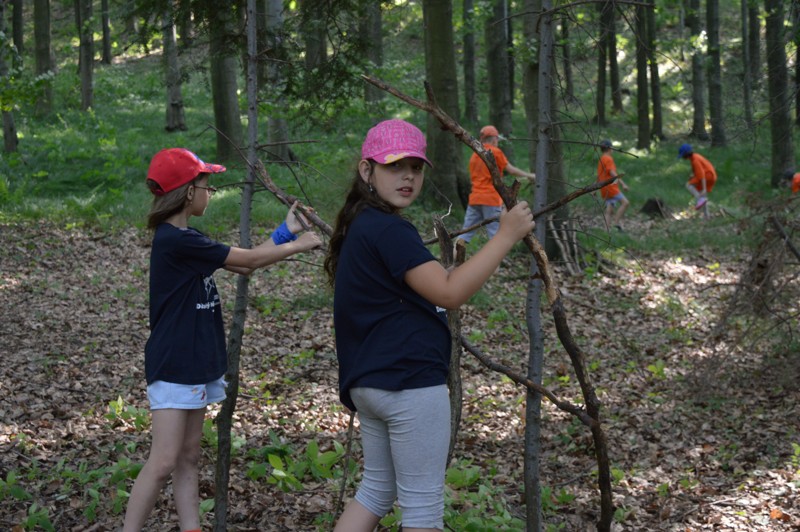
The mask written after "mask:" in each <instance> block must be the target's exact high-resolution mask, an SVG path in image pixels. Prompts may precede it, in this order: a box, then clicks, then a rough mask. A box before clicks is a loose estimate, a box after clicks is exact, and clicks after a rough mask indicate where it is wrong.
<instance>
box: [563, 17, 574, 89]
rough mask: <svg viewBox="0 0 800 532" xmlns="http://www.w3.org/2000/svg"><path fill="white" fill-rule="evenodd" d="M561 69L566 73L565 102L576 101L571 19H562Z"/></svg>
mask: <svg viewBox="0 0 800 532" xmlns="http://www.w3.org/2000/svg"><path fill="white" fill-rule="evenodd" d="M561 65H562V66H561V68H562V69H563V71H564V73H563V75H564V101H567V102H574V101H575V82H574V79H573V76H572V48H571V46H570V44H569V19H568V18H566V17H564V18H562V19H561Z"/></svg>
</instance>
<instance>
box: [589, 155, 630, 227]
mask: <svg viewBox="0 0 800 532" xmlns="http://www.w3.org/2000/svg"><path fill="white" fill-rule="evenodd" d="M600 151H601V154H600V160H599V161H598V162H597V181H598V182H600V181H605V180H607V179H611V178H612V177H616V178H617V180H616V181H614V182H613V183H611V184H610V185H606V186H604V187H603V188H601V189H600V195H601V196H602V197H603V200H604V201H605V204H606V208H605V211H603V218H604V219H605V222H606V227H611V226H612V225H613V226H614V227H616V228H617V230H618V231H622V226H621V225H620V223H619V222H620V220H621V219H622V215H623V214H625V209H627V208H628V205H630V201H628V198H626V197H625V194H623V193H622V192H620V190H619V187H622V188H624V189H625V190H628V185H626V184H625V182H623V181H622V174H618V173H617V165H616V163H614V158H613V157H611V141H610V140H608V139H604V140H601V141H600ZM617 204H619V207H617V211H616V212H614V206H615V205H617Z"/></svg>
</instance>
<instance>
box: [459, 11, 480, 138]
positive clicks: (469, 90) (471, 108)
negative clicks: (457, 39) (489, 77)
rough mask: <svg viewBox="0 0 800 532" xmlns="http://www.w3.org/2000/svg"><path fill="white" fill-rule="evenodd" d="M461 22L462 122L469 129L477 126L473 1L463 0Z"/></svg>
mask: <svg viewBox="0 0 800 532" xmlns="http://www.w3.org/2000/svg"><path fill="white" fill-rule="evenodd" d="M461 16H462V21H463V26H464V42H463V48H464V52H463V54H464V55H463V57H464V121H465V122H466V123H467V125H468V127H469V129H475V128H476V127H477V126H478V97H477V91H476V88H475V6H474V1H473V0H464V3H463V11H462V15H461Z"/></svg>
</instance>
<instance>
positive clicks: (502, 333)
mask: <svg viewBox="0 0 800 532" xmlns="http://www.w3.org/2000/svg"><path fill="white" fill-rule="evenodd" d="M232 238H233V237H232ZM0 242H2V248H3V253H2V256H1V257H0V294H2V296H3V300H4V301H5V305H6V312H5V315H4V318H3V320H2V322H1V323H0V335H2V345H3V362H4V364H3V365H2V370H0V371H2V378H0V477H2V479H4V480H6V479H7V478H8V473H9V472H11V471H17V472H20V471H24V472H26V473H27V475H26V474H23V476H22V477H21V478H18V482H19V485H20V486H22V487H23V488H24V489H25V490H26V491H28V492H29V493H31V494H32V495H33V496H34V501H20V500H17V499H15V498H14V497H10V496H6V497H5V498H4V499H3V500H0V527H2V528H4V529H15V528H14V527H19V526H20V524H21V523H22V522H23V521H24V520H25V519H26V517H27V516H28V511H29V509H30V507H31V503H32V502H36V503H37V504H38V505H39V506H40V507H45V508H47V510H48V514H49V516H50V520H51V521H52V523H53V525H54V527H55V529H56V530H59V531H61V530H65V531H66V530H88V529H92V530H114V529H115V528H116V527H117V526H119V524H120V522H121V516H120V515H119V514H118V513H116V514H115V513H114V510H113V502H114V500H115V499H116V497H117V494H116V493H106V492H103V493H102V497H101V500H102V502H101V504H100V505H99V506H98V507H97V508H96V517H95V519H94V520H93V521H90V520H89V519H88V518H87V517H86V515H85V512H86V510H87V507H88V506H89V504H90V498H89V496H88V495H87V493H86V491H85V489H83V488H81V486H80V485H79V481H78V475H79V474H80V473H81V472H83V474H84V475H86V474H89V473H91V472H92V471H96V470H98V469H100V468H102V467H109V466H112V465H113V464H116V463H119V461H120V460H124V459H130V460H131V461H133V462H143V460H144V459H145V457H146V452H147V448H148V445H149V434H148V432H147V431H146V430H144V431H142V430H139V429H137V428H136V427H135V426H134V423H133V422H132V420H124V421H120V420H117V421H114V422H112V421H110V420H109V419H107V418H106V416H105V414H106V413H107V412H108V408H109V403H110V402H111V401H114V400H116V399H117V397H121V398H122V399H123V400H124V402H125V404H126V405H133V406H135V407H138V408H146V406H147V403H146V397H145V393H144V379H143V372H142V367H143V346H144V342H145V340H146V338H147V334H148V331H147V270H148V253H149V239H148V237H147V235H146V234H143V233H139V232H137V231H136V230H127V231H123V232H119V233H114V234H102V233H99V232H97V231H94V230H82V229H63V228H58V227H55V226H53V225H35V224H23V225H3V226H0ZM307 258H308V259H309V262H302V261H292V262H287V263H284V264H282V265H277V266H275V267H273V268H271V269H268V270H266V271H265V272H259V273H257V274H255V275H254V276H253V279H252V282H251V285H250V290H251V307H250V311H249V314H248V319H247V331H246V336H245V339H244V348H243V352H242V368H241V391H240V397H239V401H238V406H237V412H236V415H235V419H234V431H235V434H236V436H237V438H239V439H240V442H241V445H242V447H241V449H240V452H239V453H238V454H237V455H236V457H235V458H234V460H233V464H232V467H231V497H230V499H231V501H230V513H229V520H228V522H229V525H230V530H236V531H269V530H316V529H317V528H316V525H315V524H314V520H315V518H318V517H319V516H320V515H321V514H324V513H326V512H331V511H332V510H333V508H334V502H335V499H336V494H337V490H338V484H335V483H326V482H313V481H310V480H308V481H305V482H304V486H303V487H304V489H303V490H302V491H297V492H291V493H284V492H282V491H280V490H277V489H276V488H275V487H274V486H273V485H270V484H267V483H266V482H264V480H263V479H262V480H259V481H254V480H250V479H249V478H248V477H247V476H246V471H247V468H248V467H249V466H248V462H249V461H250V460H252V458H249V457H248V456H247V452H248V451H254V450H258V449H262V448H264V447H267V446H269V445H270V444H271V440H270V432H272V433H273V434H277V435H278V436H279V438H280V439H281V443H282V444H286V445H289V446H291V447H292V448H293V449H295V450H299V449H303V448H304V447H305V445H306V443H307V442H308V441H311V440H316V441H317V442H318V443H319V445H320V448H321V450H323V451H324V450H328V449H330V448H332V446H333V441H334V440H336V441H339V442H341V443H343V444H344V443H345V440H346V434H347V426H348V415H347V413H346V412H344V411H343V410H342V408H341V407H340V405H339V403H338V400H337V394H336V358H335V355H334V350H333V338H332V334H331V326H332V320H331V313H330V306H329V304H328V303H329V293H328V292H326V290H325V288H324V286H323V284H324V279H323V278H322V276H321V273H320V267H319V265H320V264H321V262H322V256H321V254H319V253H317V254H312V255H310V256H308V257H307ZM637 259H638V260H637V261H635V264H632V265H631V266H630V267H629V268H619V269H618V270H617V271H616V275H615V276H597V277H594V278H575V279H569V278H564V277H562V276H559V277H560V282H561V289H562V291H563V293H564V295H565V301H566V307H567V313H568V316H569V319H570V325H571V326H572V328H573V332H574V334H575V337H576V339H577V340H578V341H579V343H580V345H581V347H582V348H583V349H584V351H585V352H586V353H587V356H588V357H589V360H588V361H587V362H588V364H589V366H590V369H591V375H592V379H593V382H594V384H595V386H596V387H597V389H598V394H599V396H600V399H601V400H602V402H603V414H604V416H605V419H604V421H605V428H606V430H607V433H608V440H609V444H610V457H611V461H612V467H613V468H614V478H615V482H614V502H615V504H616V505H617V507H618V515H619V517H620V518H621V522H619V523H615V525H614V526H615V528H614V530H630V531H634V530H636V531H639V530H648V531H650V530H663V531H676V532H677V531H682V532H689V531H691V532H697V531H702V530H718V531H745V530H746V531H788V530H798V529H800V495H799V492H800V465H798V463H797V462H796V460H797V459H798V457H797V453H796V452H795V451H794V450H793V447H792V443H795V444H800V421H799V420H800V384H798V383H800V358H799V357H800V355H798V353H797V352H796V347H797V344H796V343H795V344H794V347H790V346H786V347H785V349H780V348H776V346H775V345H773V343H772V341H771V336H770V335H768V334H765V335H762V336H760V337H758V338H754V337H753V336H748V335H747V334H744V333H746V332H748V330H747V329H745V324H744V322H743V321H741V320H739V321H737V320H733V321H732V322H731V323H730V324H729V327H728V328H727V329H726V330H725V332H724V333H723V334H722V335H721V336H720V337H719V338H715V339H714V340H713V341H712V340H711V339H709V334H708V333H709V331H710V330H711V329H712V328H713V326H714V323H715V320H716V319H717V317H718V312H720V311H721V309H723V308H724V306H725V301H726V298H728V297H730V295H731V293H732V290H734V286H735V283H736V282H737V279H738V276H739V274H740V271H741V268H742V266H741V264H740V262H741V260H739V259H728V260H724V259H721V258H716V259H715V261H714V262H719V265H718V266H711V265H710V261H708V260H705V259H703V258H702V257H700V258H697V259H687V258H686V257H684V259H683V260H678V259H676V258H674V257H638V258H637ZM526 271H527V259H526V258H525V257H524V256H523V255H522V254H519V255H514V256H513V257H510V258H509V259H508V260H507V263H506V264H505V265H504V266H503V269H502V271H501V273H500V274H499V275H498V276H497V277H496V278H493V279H492V280H491V281H490V282H489V284H488V285H487V287H486V289H485V291H486V292H488V293H492V294H496V295H497V296H498V298H497V300H495V301H498V300H499V302H495V303H492V304H489V303H487V302H486V299H485V298H484V299H482V300H481V301H483V302H477V303H475V302H474V303H473V304H471V305H467V306H466V307H465V308H464V309H463V323H464V327H465V334H470V333H473V334H479V335H481V334H482V335H483V337H482V338H481V339H480V340H479V345H480V346H481V348H482V349H483V350H484V351H485V352H487V353H489V354H491V356H493V357H495V358H497V359H500V360H502V361H503V362H504V363H505V364H507V365H509V366H512V367H515V368H519V369H520V371H524V368H525V360H526V355H525V353H526V352H527V334H526V332H525V321H524V320H525V313H524V307H523V305H524V296H525V294H524V278H525V272H526ZM217 282H218V284H219V287H220V291H221V293H222V297H223V301H224V302H225V303H226V305H227V308H228V312H230V308H231V306H232V302H233V295H234V293H235V277H234V276H233V275H229V274H227V273H225V272H222V273H219V274H218V275H217ZM796 288H797V287H796V286H794V289H795V290H796ZM795 300H796V298H795ZM493 305H494V306H493ZM500 307H503V308H505V309H506V311H507V314H506V315H503V314H502V313H501V314H498V313H497V311H498V310H499V308H500ZM545 310H546V309H545ZM228 316H230V314H228ZM229 320H230V318H229V317H228V323H229ZM546 321H547V320H546ZM548 327H549V324H548ZM795 332H796V331H795ZM546 334H547V346H546V363H545V385H546V386H548V387H549V388H550V389H552V390H553V391H554V392H555V393H556V394H557V395H559V396H560V397H563V398H567V399H571V400H573V401H576V402H579V401H580V396H579V390H578V389H577V387H576V384H575V380H574V378H572V379H570V378H569V376H570V375H571V374H572V372H571V368H570V366H569V361H568V359H567V357H566V354H565V353H564V352H563V350H561V349H559V346H558V344H557V339H556V338H555V334H554V332H553V331H552V330H547V331H546ZM781 338H783V337H781ZM463 372H464V390H465V392H464V414H463V418H462V419H463V423H462V432H461V434H460V442H459V445H458V448H457V451H456V454H457V459H458V460H469V461H471V462H472V463H473V464H474V465H477V466H479V467H481V470H482V472H483V476H484V477H486V478H491V479H492V480H491V482H492V484H493V485H494V486H495V487H497V488H498V489H499V490H500V491H501V493H503V494H504V497H505V502H506V504H507V506H508V507H509V508H510V509H511V511H512V512H513V513H515V514H516V515H518V516H520V517H522V516H524V508H523V494H522V485H523V484H522V479H521V478H522V477H521V475H522V448H523V429H524V411H523V410H524V408H523V402H522V401H523V394H522V392H521V390H519V389H518V388H516V387H515V386H513V385H512V384H511V383H509V382H508V381H507V379H502V378H500V376H499V375H497V374H492V373H489V372H487V370H485V369H484V368H483V367H482V366H480V365H479V364H478V363H477V361H476V360H474V359H472V358H469V357H468V356H465V358H464V361H463ZM215 412H216V409H214V411H213V412H212V414H213V413H215ZM543 412H544V414H543V423H542V432H543V441H542V445H543V453H542V456H541V476H542V479H543V482H544V484H545V485H547V486H549V487H550V488H552V492H553V494H557V493H559V492H561V491H562V490H563V491H564V492H566V493H569V494H571V495H573V496H574V499H573V500H571V501H570V502H568V503H565V504H555V503H554V510H553V512H551V513H548V514H547V516H546V521H547V522H548V523H551V524H554V525H559V524H560V525H563V528H562V529H563V530H569V531H573V530H591V529H593V527H592V526H591V524H592V523H593V522H594V520H595V519H596V518H597V514H598V504H599V503H598V492H597V487H596V482H595V477H594V475H593V468H594V466H595V464H594V460H593V458H592V456H593V455H592V441H591V438H590V436H589V434H588V432H587V431H586V430H585V428H584V427H582V426H580V425H579V424H577V423H576V422H575V421H573V420H572V419H570V418H569V417H568V415H566V414H564V413H563V412H561V411H558V410H556V409H555V408H553V407H552V405H550V404H547V403H546V404H545V405H544V407H543ZM210 416H211V414H210ZM210 416H209V417H210ZM355 449H356V451H357V449H358V447H357V446H356V447H355ZM214 454H215V453H214V449H213V448H212V447H209V446H206V448H205V456H206V460H205V464H204V466H205V467H204V468H203V473H202V477H201V482H200V487H201V497H202V498H204V499H207V498H212V497H213V493H214V481H213V474H214V473H213V461H214V459H215V457H214ZM793 459H794V463H792V460H793ZM48 472H49V473H48ZM66 472H76V473H75V474H74V475H73V476H72V477H70V475H68V474H67V473H66ZM490 472H491V474H493V475H494V476H493V477H490ZM127 487H128V489H129V488H130V482H128V484H127ZM0 493H2V492H0ZM168 495H169V491H167V493H165V494H162V496H161V498H160V499H159V502H158V505H157V509H156V511H155V512H154V514H153V516H152V518H151V521H150V524H149V526H150V530H165V529H168V528H169V527H172V528H174V527H175V526H176V524H175V516H174V511H173V509H172V503H171V500H169V498H168ZM123 506H124V505H123ZM206 521H207V523H206V524H207V526H208V525H209V524H210V522H211V517H210V516H206Z"/></svg>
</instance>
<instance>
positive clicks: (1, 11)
mask: <svg viewBox="0 0 800 532" xmlns="http://www.w3.org/2000/svg"><path fill="white" fill-rule="evenodd" d="M5 31H6V2H4V1H0V33H5ZM8 50H9V48H8V47H6V46H4V47H2V48H1V49H0V78H6V77H7V76H8V61H9V60H10V58H9V57H8ZM2 114H3V152H4V153H13V152H15V151H17V145H18V144H19V137H18V136H17V127H16V124H15V122H14V114H13V113H12V112H11V111H9V110H3V112H2Z"/></svg>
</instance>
